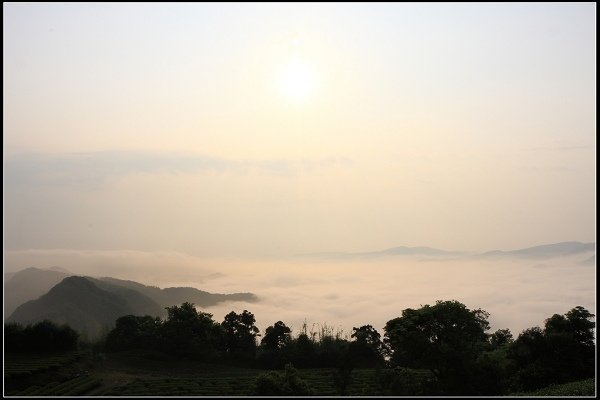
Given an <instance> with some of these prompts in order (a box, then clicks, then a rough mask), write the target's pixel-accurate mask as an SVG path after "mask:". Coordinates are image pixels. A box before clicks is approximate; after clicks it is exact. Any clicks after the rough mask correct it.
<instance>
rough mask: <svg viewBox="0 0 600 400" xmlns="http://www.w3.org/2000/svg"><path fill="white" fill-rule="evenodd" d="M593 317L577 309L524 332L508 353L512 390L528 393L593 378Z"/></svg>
mask: <svg viewBox="0 0 600 400" xmlns="http://www.w3.org/2000/svg"><path fill="white" fill-rule="evenodd" d="M593 317H594V315H593V314H591V313H589V311H587V310H586V309H585V308H583V307H581V306H578V307H575V308H573V309H572V310H571V311H569V312H567V313H566V314H564V315H559V314H554V315H553V316H551V317H550V318H548V319H547V320H546V321H545V324H544V329H543V330H542V329H541V328H539V327H534V328H530V329H526V330H524V331H523V332H522V333H521V334H520V335H519V337H518V338H517V340H515V341H514V343H512V344H511V345H510V347H509V352H508V356H509V357H510V359H512V360H513V361H514V362H515V364H516V373H515V377H514V385H515V389H516V390H525V391H529V390H534V389H538V388H542V387H544V386H548V385H549V384H553V383H563V382H568V381H572V380H577V379H584V378H587V377H592V376H594V373H595V346H594V343H593V340H594V332H593V329H594V327H595V323H594V322H591V321H590V319H591V318H593Z"/></svg>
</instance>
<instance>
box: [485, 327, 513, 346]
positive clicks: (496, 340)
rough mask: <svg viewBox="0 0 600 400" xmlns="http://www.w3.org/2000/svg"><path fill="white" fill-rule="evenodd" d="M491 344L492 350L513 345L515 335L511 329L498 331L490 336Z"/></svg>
mask: <svg viewBox="0 0 600 400" xmlns="http://www.w3.org/2000/svg"><path fill="white" fill-rule="evenodd" d="M489 342H490V346H491V348H492V349H498V348H500V347H502V346H506V345H509V344H510V343H512V342H513V335H512V333H511V332H510V329H498V330H497V331H496V332H494V333H492V334H491V335H490V337H489Z"/></svg>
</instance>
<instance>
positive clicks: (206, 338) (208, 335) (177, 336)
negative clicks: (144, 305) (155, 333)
mask: <svg viewBox="0 0 600 400" xmlns="http://www.w3.org/2000/svg"><path fill="white" fill-rule="evenodd" d="M166 310H167V314H168V315H167V319H166V320H165V321H164V323H163V324H162V327H161V336H162V342H163V344H164V345H165V349H167V350H169V351H171V352H173V353H174V354H177V355H180V356H192V357H196V358H202V359H210V358H213V357H215V356H216V352H217V348H218V345H219V342H220V341H221V338H222V335H223V331H222V329H221V327H220V325H219V324H218V323H216V322H215V321H213V319H212V314H209V313H205V312H201V311H197V310H196V308H195V307H194V304H193V303H187V302H186V303H183V304H182V305H181V306H173V307H167V308H166Z"/></svg>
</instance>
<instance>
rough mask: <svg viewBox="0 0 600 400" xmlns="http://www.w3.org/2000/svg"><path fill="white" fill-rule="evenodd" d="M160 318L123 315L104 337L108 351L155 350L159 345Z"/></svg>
mask: <svg viewBox="0 0 600 400" xmlns="http://www.w3.org/2000/svg"><path fill="white" fill-rule="evenodd" d="M161 326H162V321H161V320H160V318H157V317H151V316H149V315H146V316H143V317H137V316H135V315H125V316H123V317H120V318H119V319H117V321H116V323H115V327H114V328H113V329H112V330H111V331H110V332H109V333H108V335H107V336H106V347H107V349H108V350H129V349H157V348H158V346H159V345H160V330H161Z"/></svg>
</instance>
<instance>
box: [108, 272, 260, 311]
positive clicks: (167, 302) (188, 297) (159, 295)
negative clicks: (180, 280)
mask: <svg viewBox="0 0 600 400" xmlns="http://www.w3.org/2000/svg"><path fill="white" fill-rule="evenodd" d="M100 280H102V281H104V282H107V283H110V284H112V285H116V286H121V287H125V288H129V289H133V290H136V291H138V292H140V293H143V294H144V295H146V296H148V297H150V298H151V299H152V300H154V301H155V302H157V303H158V304H160V305H161V306H163V307H168V306H172V305H175V304H181V303H183V302H186V301H187V302H190V303H194V304H195V305H197V306H199V307H208V306H212V305H215V304H217V303H220V302H223V301H247V302H254V301H257V300H258V298H257V297H256V295H255V294H253V293H232V294H221V293H209V292H205V291H203V290H199V289H196V288H192V287H170V288H165V289H160V288H158V287H156V286H146V285H142V284H141V283H138V282H134V281H127V280H122V279H115V278H100Z"/></svg>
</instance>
